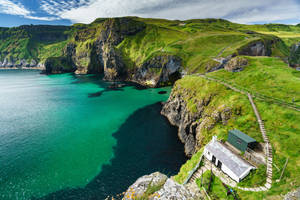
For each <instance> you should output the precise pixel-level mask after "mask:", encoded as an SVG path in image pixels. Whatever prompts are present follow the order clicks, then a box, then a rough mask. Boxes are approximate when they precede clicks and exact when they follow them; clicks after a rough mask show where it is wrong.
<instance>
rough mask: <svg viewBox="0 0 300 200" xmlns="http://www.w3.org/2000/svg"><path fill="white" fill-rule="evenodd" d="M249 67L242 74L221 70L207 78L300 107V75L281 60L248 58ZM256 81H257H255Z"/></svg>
mask: <svg viewBox="0 0 300 200" xmlns="http://www.w3.org/2000/svg"><path fill="white" fill-rule="evenodd" d="M246 58H247V59H248V60H249V65H248V66H247V67H245V68H244V70H243V71H241V72H238V73H236V72H228V71H226V70H220V71H216V72H213V73H209V74H207V76H211V77H215V78H218V79H221V80H225V81H226V82H228V83H230V84H231V85H234V86H237V87H240V88H245V89H247V90H249V91H250V92H251V93H259V94H262V95H265V96H269V97H272V98H275V99H278V100H281V101H284V102H286V103H293V102H294V104H295V105H298V106H299V105H300V90H299V88H300V81H299V73H298V72H297V71H296V70H295V69H292V68H290V67H289V66H288V65H287V64H286V63H284V62H283V61H281V60H280V59H279V58H272V57H246ZM254 80H255V81H254Z"/></svg>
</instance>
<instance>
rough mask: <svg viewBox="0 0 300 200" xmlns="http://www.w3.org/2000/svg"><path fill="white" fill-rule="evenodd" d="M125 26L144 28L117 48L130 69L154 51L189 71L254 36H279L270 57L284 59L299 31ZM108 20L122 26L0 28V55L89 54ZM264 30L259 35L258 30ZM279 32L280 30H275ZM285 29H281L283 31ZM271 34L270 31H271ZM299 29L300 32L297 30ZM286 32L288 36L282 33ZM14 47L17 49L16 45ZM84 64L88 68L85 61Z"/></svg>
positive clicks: (220, 23)
mask: <svg viewBox="0 0 300 200" xmlns="http://www.w3.org/2000/svg"><path fill="white" fill-rule="evenodd" d="M129 19H130V20H131V21H130V23H129V24H128V26H139V25H141V23H143V24H144V26H145V29H144V30H143V31H141V32H139V33H137V34H134V35H130V36H126V37H125V39H124V41H123V42H122V43H121V44H119V45H118V46H117V49H119V50H120V52H121V54H122V55H123V59H124V62H125V64H126V67H127V68H128V69H129V70H132V69H135V68H136V67H139V66H141V64H142V63H144V62H145V61H147V60H148V59H151V58H152V57H154V56H157V55H176V56H178V57H180V58H181V59H182V61H183V66H184V68H185V70H186V71H187V72H188V73H194V72H206V71H207V70H209V69H211V68H212V67H214V66H215V65H216V64H217V63H215V61H213V58H214V57H216V56H217V55H218V54H219V53H220V52H221V54H220V55H219V56H223V57H226V56H228V55H231V54H234V53H236V52H237V50H238V49H239V48H241V47H245V46H247V45H248V44H249V43H251V42H252V41H255V40H262V41H264V42H266V43H268V42H267V41H269V43H270V41H277V40H279V39H278V38H277V36H278V37H281V38H282V39H283V40H284V41H285V42H282V41H277V42H275V43H274V44H273V48H272V49H273V51H274V52H273V56H279V57H282V58H286V57H287V56H288V54H289V48H287V46H286V45H287V44H288V45H290V44H291V43H293V42H295V41H294V38H297V37H292V35H295V34H296V35H297V34H298V32H297V31H298V30H299V28H298V27H296V26H288V28H286V27H285V26H282V27H281V26H267V25H265V26H255V25H253V26H249V25H241V24H235V23H231V22H229V21H226V20H222V19H198V20H187V21H178V20H174V21H171V20H164V19H144V18H136V17H129ZM107 21H110V22H115V23H116V24H117V25H118V26H120V29H121V30H122V29H126V28H127V27H124V26H123V25H122V24H120V23H119V21H118V19H97V20H95V21H94V22H93V23H91V24H87V25H85V24H75V25H73V26H71V27H64V26H53V27H52V26H27V27H26V28H23V27H16V28H11V29H7V28H0V52H1V54H0V59H1V60H3V59H4V58H5V57H7V58H10V59H14V60H16V59H27V60H30V59H36V60H37V61H41V62H43V61H45V60H46V59H47V58H48V57H60V56H62V50H63V49H64V47H65V46H66V44H67V43H69V42H73V43H74V44H76V45H77V48H76V50H77V53H78V55H79V56H80V55H87V56H89V54H90V52H91V46H92V44H93V43H94V42H95V41H96V40H97V38H98V37H99V35H100V32H101V31H102V30H103V29H104V27H105V23H107ZM246 30H257V31H260V32H261V33H255V34H248V33H247V31H246ZM263 31H264V32H266V34H262V32H263ZM277 31H281V32H280V34H275V33H277ZM283 31H285V32H283ZM272 33H273V34H272ZM299 33H300V32H299ZM282 35H290V36H291V37H283V36H282ZM16 47H17V48H16ZM84 62H85V63H84V64H85V65H84V67H87V65H86V64H87V63H86V61H84Z"/></svg>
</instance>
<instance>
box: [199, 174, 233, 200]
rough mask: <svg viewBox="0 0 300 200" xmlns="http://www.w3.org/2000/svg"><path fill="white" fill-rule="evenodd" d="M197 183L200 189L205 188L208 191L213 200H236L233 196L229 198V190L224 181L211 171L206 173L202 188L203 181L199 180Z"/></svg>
mask: <svg viewBox="0 0 300 200" xmlns="http://www.w3.org/2000/svg"><path fill="white" fill-rule="evenodd" d="M211 176H212V181H211V187H210V190H209V188H208V187H209V183H210V178H211ZM196 183H197V185H198V187H199V188H202V187H204V188H205V190H206V191H207V193H208V194H209V196H210V198H211V199H228V200H233V199H234V198H233V196H232V195H229V196H227V190H226V188H225V187H224V186H223V184H222V181H221V180H220V179H219V178H218V177H216V176H215V175H214V174H212V173H211V171H206V172H205V173H204V174H203V180H202V186H201V179H197V180H196Z"/></svg>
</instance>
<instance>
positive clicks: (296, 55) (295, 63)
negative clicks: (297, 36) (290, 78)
mask: <svg viewBox="0 0 300 200" xmlns="http://www.w3.org/2000/svg"><path fill="white" fill-rule="evenodd" d="M299 47H300V43H297V44H293V45H292V47H291V50H290V57H289V64H290V66H291V67H294V68H297V67H300V48H299Z"/></svg>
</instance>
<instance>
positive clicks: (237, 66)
mask: <svg viewBox="0 0 300 200" xmlns="http://www.w3.org/2000/svg"><path fill="white" fill-rule="evenodd" d="M247 65H248V60H247V59H246V58H242V57H234V58H232V59H231V60H230V61H229V62H227V63H226V65H225V67H224V68H225V70H227V71H230V72H239V71H242V70H243V69H244V68H243V67H245V66H247Z"/></svg>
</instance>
